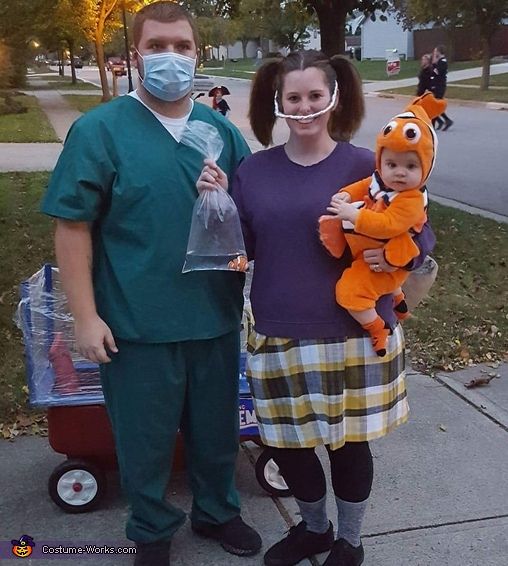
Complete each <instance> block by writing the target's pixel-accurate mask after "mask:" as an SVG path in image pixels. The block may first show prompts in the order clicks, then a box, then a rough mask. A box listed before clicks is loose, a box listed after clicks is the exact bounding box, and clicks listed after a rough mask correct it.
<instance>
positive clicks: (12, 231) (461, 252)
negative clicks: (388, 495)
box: [0, 173, 508, 437]
mask: <svg viewBox="0 0 508 566" xmlns="http://www.w3.org/2000/svg"><path fill="white" fill-rule="evenodd" d="M47 180H48V174H47V173H3V174H0V226H1V231H2V234H5V236H4V237H3V238H2V246H3V250H2V268H3V269H2V270H0V437H1V435H2V434H4V435H5V436H7V437H8V435H9V429H10V428H11V429H12V425H13V423H15V422H16V421H17V422H18V429H19V428H20V427H21V428H23V430H25V431H26V432H34V431H35V432H37V431H38V429H39V428H40V426H42V425H41V424H40V412H33V411H27V409H26V405H25V402H26V391H25V382H26V379H25V369H24V359H23V346H22V338H21V334H20V332H19V331H18V330H17V328H16V327H15V325H14V323H13V322H12V317H13V315H14V312H15V310H16V306H17V303H18V300H19V299H18V285H19V283H20V282H21V281H23V280H24V279H26V278H27V277H28V276H30V275H32V274H33V273H35V272H36V271H37V270H38V269H39V268H40V267H41V266H42V265H43V264H44V263H45V262H52V261H53V223H52V221H51V220H50V219H49V218H47V217H46V216H44V215H42V214H40V213H39V212H38V208H39V201H40V198H41V195H42V193H43V191H44V188H45V186H46V183H47ZM430 218H431V221H432V223H433V226H434V229H435V231H436V234H437V239H438V243H437V247H436V249H435V252H434V254H433V256H434V257H435V258H436V260H437V261H438V263H439V273H438V278H437V281H436V283H435V284H434V287H433V289H432V290H431V295H430V297H428V298H427V299H426V300H425V301H424V302H423V303H422V304H421V305H420V306H419V307H418V308H417V309H416V310H415V312H414V314H413V318H412V319H410V320H408V321H407V322H406V323H405V331H406V336H407V343H408V346H409V349H410V356H411V358H412V360H413V364H414V365H415V367H418V368H419V369H421V370H426V371H428V372H432V371H436V370H442V369H443V368H446V369H455V368H457V367H460V366H464V365H467V364H468V363H470V362H485V361H487V362H488V361H495V360H500V359H503V358H504V359H508V358H506V356H507V355H508V341H507V340H508V286H507V285H506V280H507V278H508V267H507V265H508V227H507V226H506V225H504V224H498V223H496V222H494V221H492V220H488V219H485V218H481V217H480V216H473V215H470V214H467V213H465V212H461V211H458V210H455V209H451V208H447V207H443V206H440V205H438V204H436V203H431V206H430ZM37 419H39V421H37ZM23 423H26V425H25V426H24V427H22V425H23ZM2 425H3V426H2Z"/></svg>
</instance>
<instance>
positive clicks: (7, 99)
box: [0, 94, 28, 116]
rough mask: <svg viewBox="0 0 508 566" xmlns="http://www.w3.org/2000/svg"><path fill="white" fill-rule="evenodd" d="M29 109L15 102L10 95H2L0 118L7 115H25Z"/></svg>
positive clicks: (0, 99)
mask: <svg viewBox="0 0 508 566" xmlns="http://www.w3.org/2000/svg"><path fill="white" fill-rule="evenodd" d="M27 110H28V109H27V107H26V106H24V105H23V104H21V102H18V101H17V100H14V98H12V96H11V95H10V94H0V116H5V115H7V114H24V113H25V112H27Z"/></svg>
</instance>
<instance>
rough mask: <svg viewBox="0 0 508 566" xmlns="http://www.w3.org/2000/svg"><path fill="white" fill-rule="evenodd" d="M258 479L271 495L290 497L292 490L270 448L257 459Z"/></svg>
mask: <svg viewBox="0 0 508 566" xmlns="http://www.w3.org/2000/svg"><path fill="white" fill-rule="evenodd" d="M256 479H257V480H258V483H259V485H260V486H261V487H262V488H263V489H264V490H265V491H267V492H268V493H270V494H271V495H276V496H277V497H288V496H289V495H291V492H290V491H289V489H288V486H287V484H286V482H285V481H284V478H283V477H282V475H281V473H280V470H279V466H277V464H276V463H275V462H274V461H273V459H272V454H271V451H270V449H265V450H263V452H261V454H260V455H259V458H258V459H257V461H256Z"/></svg>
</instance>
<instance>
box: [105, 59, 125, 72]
mask: <svg viewBox="0 0 508 566" xmlns="http://www.w3.org/2000/svg"><path fill="white" fill-rule="evenodd" d="M106 68H107V69H108V71H112V72H113V71H114V73H115V75H117V76H118V75H119V76H122V75H126V74H127V69H126V66H125V61H124V60H123V59H122V58H121V57H109V58H108V60H107V61H106Z"/></svg>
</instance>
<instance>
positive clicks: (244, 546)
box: [192, 515, 262, 556]
mask: <svg viewBox="0 0 508 566" xmlns="http://www.w3.org/2000/svg"><path fill="white" fill-rule="evenodd" d="M192 530H193V531H194V532H195V533H197V534H198V535H201V536H203V537H207V538H213V539H215V540H217V541H219V542H220V544H221V546H222V548H223V549H224V550H226V551H227V552H230V553H231V554H236V555H237V556H252V555H253V554H257V553H258V552H259V551H260V550H261V544H262V543H261V537H260V536H259V535H258V533H257V532H256V531H255V530H254V529H253V528H252V527H249V525H247V524H246V523H244V522H243V520H242V518H241V517H240V515H238V516H237V517H235V518H234V519H231V521H228V522H227V523H222V525H212V524H211V523H192Z"/></svg>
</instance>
